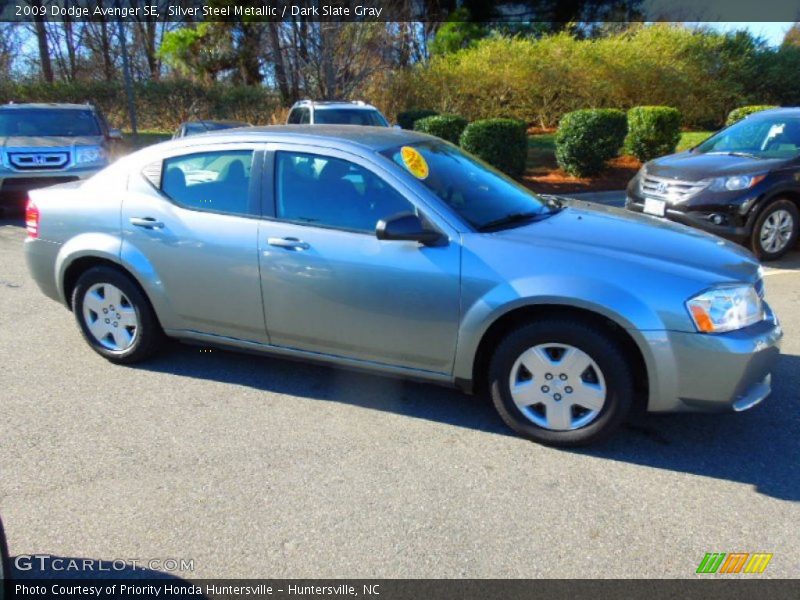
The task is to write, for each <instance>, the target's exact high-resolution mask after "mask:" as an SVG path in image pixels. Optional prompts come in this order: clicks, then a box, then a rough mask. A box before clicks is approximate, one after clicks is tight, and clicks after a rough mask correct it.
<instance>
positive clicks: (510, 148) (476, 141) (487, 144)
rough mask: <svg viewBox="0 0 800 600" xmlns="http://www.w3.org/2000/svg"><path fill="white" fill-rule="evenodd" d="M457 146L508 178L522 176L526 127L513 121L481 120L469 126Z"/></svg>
mask: <svg viewBox="0 0 800 600" xmlns="http://www.w3.org/2000/svg"><path fill="white" fill-rule="evenodd" d="M459 142H460V144H461V147H462V148H463V149H464V150H466V151H467V152H471V153H472V154H474V155H475V156H477V157H478V158H481V159H483V160H485V161H486V162H488V163H489V164H490V165H492V166H494V167H496V168H498V169H500V170H501V171H503V172H504V173H508V174H509V175H522V173H524V172H525V162H526V160H527V158H528V132H527V127H526V124H525V123H524V122H523V121H518V120H516V119H485V120H482V121H475V122H474V123H470V124H469V125H467V127H466V128H465V129H464V133H462V134H461V139H460V140H459Z"/></svg>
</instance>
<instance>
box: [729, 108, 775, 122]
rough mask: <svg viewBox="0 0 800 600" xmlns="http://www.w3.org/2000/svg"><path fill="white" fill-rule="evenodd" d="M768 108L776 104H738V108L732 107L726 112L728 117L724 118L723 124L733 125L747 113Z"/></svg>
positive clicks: (750, 113)
mask: <svg viewBox="0 0 800 600" xmlns="http://www.w3.org/2000/svg"><path fill="white" fill-rule="evenodd" d="M770 108H778V107H777V106H771V105H769V104H753V105H751V106H740V107H739V108H734V109H733V110H732V111H731V112H729V113H728V118H727V119H726V120H725V126H726V127H727V126H728V125H733V124H734V123H736V122H737V121H741V120H742V119H744V118H745V117H746V116H748V115H752V114H753V113H757V112H761V111H762V110H769V109H770Z"/></svg>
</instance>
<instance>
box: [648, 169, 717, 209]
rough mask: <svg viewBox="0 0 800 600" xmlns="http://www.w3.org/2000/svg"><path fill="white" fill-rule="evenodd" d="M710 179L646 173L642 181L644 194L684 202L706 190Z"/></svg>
mask: <svg viewBox="0 0 800 600" xmlns="http://www.w3.org/2000/svg"><path fill="white" fill-rule="evenodd" d="M709 183H710V182H709V181H682V180H680V179H666V178H664V177H654V176H652V175H645V176H644V177H643V178H642V181H641V183H640V186H641V191H642V195H644V196H647V197H649V198H657V199H658V200H666V201H668V202H673V203H674V202H683V201H684V200H688V199H689V198H690V197H691V196H694V195H695V194H697V193H698V192H700V191H702V190H704V189H705V188H706V187H708V185H709Z"/></svg>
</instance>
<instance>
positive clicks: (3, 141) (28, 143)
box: [0, 135, 104, 150]
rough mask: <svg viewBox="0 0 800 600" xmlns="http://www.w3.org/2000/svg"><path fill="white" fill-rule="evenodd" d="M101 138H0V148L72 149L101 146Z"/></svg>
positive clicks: (17, 136)
mask: <svg viewBox="0 0 800 600" xmlns="http://www.w3.org/2000/svg"><path fill="white" fill-rule="evenodd" d="M103 142H104V139H103V136H99V135H98V136H81V137H62V136H54V137H50V136H19V135H14V136H5V137H0V148H2V149H3V150H12V149H16V148H24V149H30V148H72V147H74V146H101V145H102V144H103Z"/></svg>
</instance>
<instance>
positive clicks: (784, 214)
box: [751, 200, 800, 261]
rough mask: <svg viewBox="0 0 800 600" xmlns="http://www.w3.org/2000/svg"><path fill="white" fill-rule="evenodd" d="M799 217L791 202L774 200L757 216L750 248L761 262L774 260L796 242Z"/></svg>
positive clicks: (795, 207)
mask: <svg viewBox="0 0 800 600" xmlns="http://www.w3.org/2000/svg"><path fill="white" fill-rule="evenodd" d="M798 226H800V215H798V211H797V205H796V204H795V203H794V202H792V201H791V200H775V201H774V202H772V203H770V204H768V205H767V206H766V207H765V208H764V210H762V211H761V214H760V215H758V218H757V219H756V222H755V225H754V226H753V234H752V238H751V246H752V249H753V252H754V253H755V255H756V256H758V258H760V259H761V260H765V261H766V260H776V259H778V258H780V257H781V256H783V255H784V254H786V253H787V252H788V251H789V250H791V249H792V248H793V247H794V245H795V243H796V242H797V233H798Z"/></svg>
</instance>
